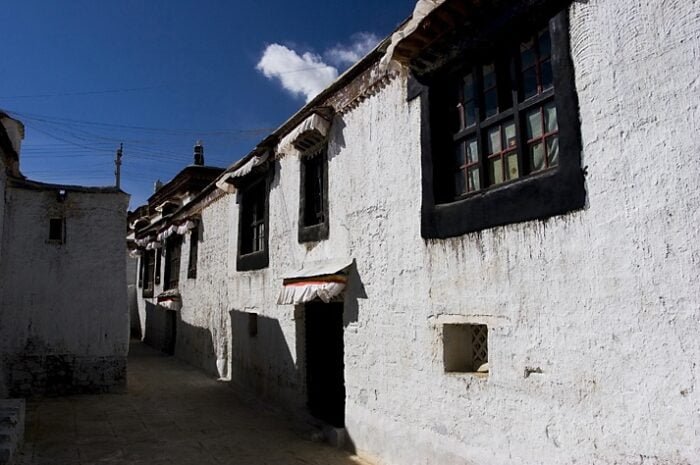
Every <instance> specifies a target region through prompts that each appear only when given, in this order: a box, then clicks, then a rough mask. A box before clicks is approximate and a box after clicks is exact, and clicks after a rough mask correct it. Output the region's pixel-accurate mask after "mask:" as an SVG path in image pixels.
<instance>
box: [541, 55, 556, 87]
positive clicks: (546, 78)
mask: <svg viewBox="0 0 700 465" xmlns="http://www.w3.org/2000/svg"><path fill="white" fill-rule="evenodd" d="M553 84H554V78H553V76H552V61H551V60H547V61H543V62H542V89H543V90H544V89H549V88H550V87H552V85H553Z"/></svg>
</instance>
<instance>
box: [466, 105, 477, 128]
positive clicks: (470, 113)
mask: <svg viewBox="0 0 700 465" xmlns="http://www.w3.org/2000/svg"><path fill="white" fill-rule="evenodd" d="M475 123H476V106H475V105H474V100H470V101H468V102H465V103H464V127H467V128H468V127H469V126H473V125H474V124H475Z"/></svg>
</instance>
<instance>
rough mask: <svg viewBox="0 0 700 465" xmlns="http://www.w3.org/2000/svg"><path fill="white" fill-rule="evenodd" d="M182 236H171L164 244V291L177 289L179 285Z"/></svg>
mask: <svg viewBox="0 0 700 465" xmlns="http://www.w3.org/2000/svg"><path fill="white" fill-rule="evenodd" d="M181 252H182V236H180V235H179V234H173V235H172V236H170V237H169V238H168V239H166V242H165V270H163V284H164V289H165V290H166V291H167V290H168V289H177V287H178V285H179V284H180V255H181Z"/></svg>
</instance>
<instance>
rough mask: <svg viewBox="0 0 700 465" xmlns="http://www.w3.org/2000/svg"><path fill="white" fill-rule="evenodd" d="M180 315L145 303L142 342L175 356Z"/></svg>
mask: <svg viewBox="0 0 700 465" xmlns="http://www.w3.org/2000/svg"><path fill="white" fill-rule="evenodd" d="M179 319H180V314H179V313H178V312H175V311H173V310H167V309H165V308H163V307H160V306H158V305H154V304H152V303H150V302H146V328H145V334H144V338H143V342H145V343H146V344H148V345H149V346H151V347H153V348H154V349H158V350H160V351H162V352H165V353H166V354H169V355H174V354H175V341H176V338H177V327H178V320H179Z"/></svg>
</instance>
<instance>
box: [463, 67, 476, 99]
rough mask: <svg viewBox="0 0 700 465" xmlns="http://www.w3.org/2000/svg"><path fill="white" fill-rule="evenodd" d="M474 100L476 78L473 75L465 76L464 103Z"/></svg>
mask: <svg viewBox="0 0 700 465" xmlns="http://www.w3.org/2000/svg"><path fill="white" fill-rule="evenodd" d="M473 99H474V76H472V73H469V74H467V75H466V76H464V101H465V102H466V101H467V100H473Z"/></svg>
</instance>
